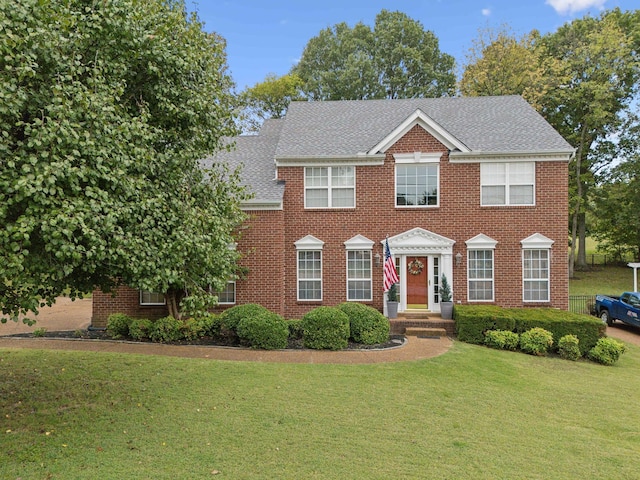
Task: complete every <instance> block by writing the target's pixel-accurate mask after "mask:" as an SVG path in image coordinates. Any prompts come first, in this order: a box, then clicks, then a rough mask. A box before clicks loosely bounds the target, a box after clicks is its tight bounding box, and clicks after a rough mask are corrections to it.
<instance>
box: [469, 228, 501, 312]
mask: <svg viewBox="0 0 640 480" xmlns="http://www.w3.org/2000/svg"><path fill="white" fill-rule="evenodd" d="M465 243H466V245H467V300H468V301H469V303H486V302H495V298H496V253H495V249H496V245H497V244H498V242H497V240H494V239H493V238H491V237H489V236H487V235H485V234H483V233H480V234H478V235H476V236H475V237H473V238H470V239H469V240H467V241H466V242H465ZM484 250H490V251H491V252H492V255H491V299H490V300H471V298H470V293H471V282H472V279H471V277H470V275H469V268H470V265H471V258H470V257H471V252H472V251H484ZM474 280H478V279H474ZM485 280H487V279H485Z"/></svg>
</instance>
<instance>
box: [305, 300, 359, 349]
mask: <svg viewBox="0 0 640 480" xmlns="http://www.w3.org/2000/svg"><path fill="white" fill-rule="evenodd" d="M302 330H303V336H302V340H303V343H304V346H305V347H306V348H313V349H317V350H341V349H343V348H346V347H347V345H348V344H349V317H347V315H346V314H345V313H343V312H342V311H341V310H340V309H339V308H336V307H318V308H315V309H313V310H311V311H310V312H308V313H307V314H306V315H305V316H304V317H302Z"/></svg>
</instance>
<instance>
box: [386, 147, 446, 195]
mask: <svg viewBox="0 0 640 480" xmlns="http://www.w3.org/2000/svg"><path fill="white" fill-rule="evenodd" d="M441 156H442V153H440V152H437V153H421V152H414V153H410V154H394V156H393V157H394V159H395V161H396V206H397V207H437V206H438V205H439V204H440V198H439V192H440V189H439V184H440V163H439V162H440V157H441Z"/></svg>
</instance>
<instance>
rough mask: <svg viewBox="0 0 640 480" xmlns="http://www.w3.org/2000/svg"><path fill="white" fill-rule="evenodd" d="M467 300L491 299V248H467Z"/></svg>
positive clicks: (480, 300)
mask: <svg viewBox="0 0 640 480" xmlns="http://www.w3.org/2000/svg"><path fill="white" fill-rule="evenodd" d="M469 301H470V302H483V301H484V302H491V301H493V250H469Z"/></svg>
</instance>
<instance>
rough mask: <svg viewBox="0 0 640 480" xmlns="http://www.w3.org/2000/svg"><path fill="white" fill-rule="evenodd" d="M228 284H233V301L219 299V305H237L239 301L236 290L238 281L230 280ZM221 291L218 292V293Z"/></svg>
mask: <svg viewBox="0 0 640 480" xmlns="http://www.w3.org/2000/svg"><path fill="white" fill-rule="evenodd" d="M228 284H233V302H220V301H218V305H235V304H236V303H237V301H238V299H237V292H236V286H237V285H236V281H235V280H229V281H228V282H227V285H228ZM219 293H220V292H218V294H219ZM218 300H219V298H218Z"/></svg>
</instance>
